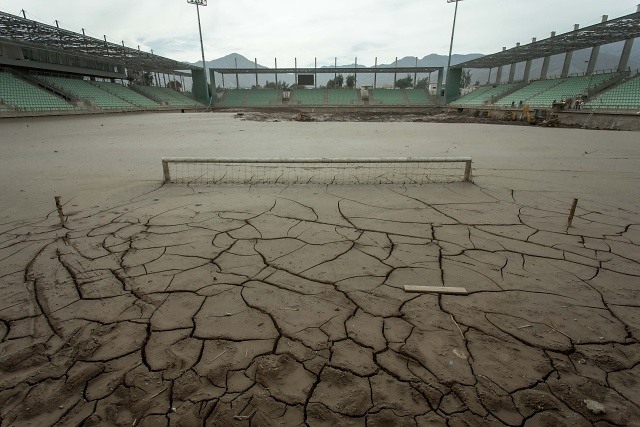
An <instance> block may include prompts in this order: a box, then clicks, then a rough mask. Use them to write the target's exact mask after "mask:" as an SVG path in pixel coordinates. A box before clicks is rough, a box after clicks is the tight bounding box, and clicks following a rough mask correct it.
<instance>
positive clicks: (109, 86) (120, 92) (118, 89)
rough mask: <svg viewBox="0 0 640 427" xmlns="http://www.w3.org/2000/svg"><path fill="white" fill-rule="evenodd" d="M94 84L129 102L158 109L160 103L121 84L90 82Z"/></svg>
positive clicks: (146, 107)
mask: <svg viewBox="0 0 640 427" xmlns="http://www.w3.org/2000/svg"><path fill="white" fill-rule="evenodd" d="M92 84H94V85H95V86H98V87H99V88H100V89H102V90H105V91H107V92H109V93H112V94H114V95H116V96H118V97H120V98H122V99H124V100H125V101H127V102H130V103H131V104H133V105H135V106H137V107H140V108H144V109H152V110H155V109H158V108H160V104H158V103H157V102H155V101H154V100H152V99H149V98H147V97H145V96H142V95H141V94H139V93H138V92H134V91H132V90H131V89H129V88H128V87H126V86H123V85H121V84H119V83H111V82H92Z"/></svg>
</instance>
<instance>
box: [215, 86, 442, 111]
mask: <svg viewBox="0 0 640 427" xmlns="http://www.w3.org/2000/svg"><path fill="white" fill-rule="evenodd" d="M359 94H360V90H358V89H333V88H331V89H293V90H291V95H290V98H289V105H300V106H321V105H329V106H351V105H364V103H363V101H362V100H360V99H359ZM278 105H282V91H281V90H279V89H231V90H227V91H225V92H224V93H223V95H222V97H221V98H220V100H219V101H217V102H216V107H220V108H239V107H265V106H278ZM369 105H386V106H432V105H435V103H434V101H433V98H432V97H430V96H429V94H428V93H427V91H425V90H413V89H409V90H406V89H370V90H369Z"/></svg>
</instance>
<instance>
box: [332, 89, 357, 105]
mask: <svg viewBox="0 0 640 427" xmlns="http://www.w3.org/2000/svg"><path fill="white" fill-rule="evenodd" d="M358 92H359V90H357V89H327V99H328V102H327V103H328V104H329V105H354V104H357V103H358Z"/></svg>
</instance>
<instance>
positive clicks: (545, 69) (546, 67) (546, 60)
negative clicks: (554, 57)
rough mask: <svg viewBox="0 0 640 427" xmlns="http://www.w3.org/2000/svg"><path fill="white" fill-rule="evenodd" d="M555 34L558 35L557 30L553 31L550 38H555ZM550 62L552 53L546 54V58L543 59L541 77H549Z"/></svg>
mask: <svg viewBox="0 0 640 427" xmlns="http://www.w3.org/2000/svg"><path fill="white" fill-rule="evenodd" d="M555 36H556V32H555V31H551V37H550V38H554V37H555ZM549 62H551V55H549V56H545V57H544V60H543V61H542V70H540V78H541V79H546V78H547V73H548V72H549Z"/></svg>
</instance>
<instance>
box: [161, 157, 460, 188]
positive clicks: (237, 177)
mask: <svg viewBox="0 0 640 427" xmlns="http://www.w3.org/2000/svg"><path fill="white" fill-rule="evenodd" d="M471 163H472V159H471V157H360V158H270V159H258V158H203V157H163V158H162V172H163V181H164V182H165V183H169V182H176V183H212V184H218V183H235V184H386V183H388V184H391V183H395V184H412V183H413V184H424V183H432V182H457V181H471Z"/></svg>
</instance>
